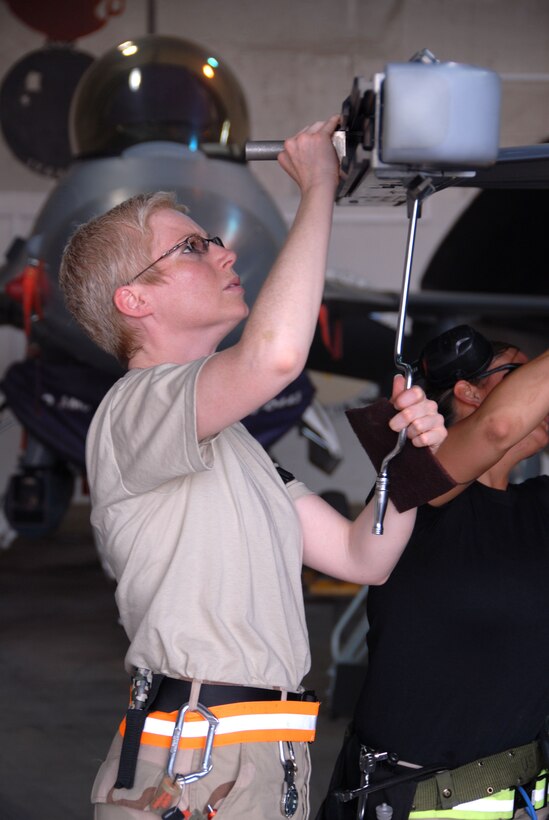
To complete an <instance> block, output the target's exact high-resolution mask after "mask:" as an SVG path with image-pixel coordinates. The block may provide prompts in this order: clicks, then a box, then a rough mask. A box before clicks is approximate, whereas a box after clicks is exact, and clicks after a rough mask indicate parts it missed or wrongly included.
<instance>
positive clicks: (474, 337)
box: [416, 325, 494, 388]
mask: <svg viewBox="0 0 549 820" xmlns="http://www.w3.org/2000/svg"><path fill="white" fill-rule="evenodd" d="M493 357H494V351H493V348H492V345H491V343H490V342H489V341H488V339H487V338H486V337H485V336H483V335H482V333H479V332H478V331H477V330H475V329H474V328H472V327H470V326H469V325H458V326H457V327H453V328H451V329H450V330H447V331H446V332H445V333H442V334H441V335H440V336H437V337H436V338H434V339H431V341H430V342H428V343H427V344H426V345H425V347H424V348H423V351H422V352H421V355H420V357H419V359H418V361H417V363H416V366H417V372H418V373H419V375H420V377H423V378H424V379H425V380H426V381H427V382H428V383H429V384H430V385H432V386H433V387H441V388H446V387H453V386H454V384H455V383H456V382H457V381H459V380H460V379H467V380H469V379H474V378H475V377H476V376H478V375H480V374H481V373H482V372H483V371H485V370H486V368H487V367H488V365H489V364H490V362H491V361H492V359H493Z"/></svg>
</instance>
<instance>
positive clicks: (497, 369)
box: [471, 362, 522, 382]
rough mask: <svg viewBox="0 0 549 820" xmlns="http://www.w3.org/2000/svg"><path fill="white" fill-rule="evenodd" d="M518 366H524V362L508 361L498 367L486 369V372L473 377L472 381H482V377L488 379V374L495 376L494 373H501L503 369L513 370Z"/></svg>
mask: <svg viewBox="0 0 549 820" xmlns="http://www.w3.org/2000/svg"><path fill="white" fill-rule="evenodd" d="M517 367H522V362H507V363H506V364H500V365H498V367H492V368H490V369H489V370H484V372H482V373H479V374H478V375H476V376H474V377H472V378H471V381H475V382H477V381H480V379H487V378H488V376H493V375H494V373H501V372H502V371H503V370H508V371H509V372H511V371H512V370H516V369H517Z"/></svg>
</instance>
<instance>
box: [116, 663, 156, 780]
mask: <svg viewBox="0 0 549 820" xmlns="http://www.w3.org/2000/svg"><path fill="white" fill-rule="evenodd" d="M163 680H164V675H153V679H152V684H151V689H150V692H149V697H148V699H147V708H146V709H128V711H127V712H126V731H125V732H124V740H123V741H122V750H121V752H120V762H119V764H118V774H117V776H116V783H115V784H114V788H115V789H131V788H132V786H133V781H134V778H135V767H136V766H137V756H138V754H139V746H140V745H141V735H142V734H143V727H144V726H145V721H146V719H147V715H148V713H149V712H150V711H151V709H152V707H153V706H154V703H155V701H156V698H157V695H158V692H159V689H160V684H161V683H162V681H163Z"/></svg>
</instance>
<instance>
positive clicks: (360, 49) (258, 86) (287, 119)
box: [0, 0, 549, 502]
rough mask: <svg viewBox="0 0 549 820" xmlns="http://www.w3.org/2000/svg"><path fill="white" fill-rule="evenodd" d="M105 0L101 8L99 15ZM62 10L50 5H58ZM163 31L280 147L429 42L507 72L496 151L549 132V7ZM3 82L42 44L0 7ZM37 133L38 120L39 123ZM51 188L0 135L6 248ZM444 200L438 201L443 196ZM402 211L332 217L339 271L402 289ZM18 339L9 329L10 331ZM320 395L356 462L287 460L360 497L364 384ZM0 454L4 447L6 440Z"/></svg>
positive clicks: (275, 12) (324, 0) (277, 191)
mask: <svg viewBox="0 0 549 820" xmlns="http://www.w3.org/2000/svg"><path fill="white" fill-rule="evenodd" d="M104 6H105V3H100V4H99V9H100V10H101V9H104ZM49 7H50V8H51V10H52V14H54V13H55V7H56V3H55V0H52V2H51V3H50V4H49ZM150 8H151V7H150V6H149V4H148V3H147V2H146V0H126V3H125V10H124V12H123V13H122V14H120V15H119V16H116V17H112V18H111V19H110V20H109V21H108V22H107V23H106V25H105V26H104V27H103V28H102V29H100V30H99V31H98V32H96V33H94V34H91V35H88V36H86V37H82V38H81V39H80V40H78V41H77V42H76V47H77V48H78V49H80V50H82V51H85V52H88V53H89V54H91V55H94V56H100V55H101V54H102V53H104V51H106V50H107V49H109V48H111V47H113V46H114V45H116V44H117V43H119V42H121V41H122V40H125V39H128V38H130V37H132V36H138V35H141V34H145V33H147V31H148V11H149V9H150ZM152 8H153V9H154V10H155V31H156V33H159V34H172V35H177V36H180V37H182V38H185V39H189V40H193V41H196V42H197V43H200V44H202V45H204V46H207V47H208V48H209V49H211V50H212V52H213V53H215V54H217V55H218V56H220V57H222V58H223V59H224V60H225V61H226V62H227V63H228V64H229V66H230V67H231V68H232V69H233V71H234V73H235V74H236V75H237V77H238V78H239V79H240V82H241V84H242V87H243V90H244V93H245V96H246V98H247V101H248V106H249V109H250V115H251V135H250V136H251V138H253V139H278V138H283V137H284V136H286V135H289V134H291V133H293V132H295V131H296V130H297V129H299V128H300V127H301V126H303V125H304V124H306V123H308V122H310V121H314V120H316V119H321V118H325V117H326V116H328V115H329V114H331V113H333V112H338V111H339V110H340V108H341V103H342V102H343V100H344V98H345V97H346V96H347V95H348V93H349V91H350V89H351V84H352V80H353V77H355V76H357V75H361V76H364V77H366V78H367V79H369V78H370V77H371V76H372V75H373V74H374V73H376V72H379V71H382V70H383V67H384V64H385V62H386V61H405V60H408V59H409V58H410V57H411V56H412V55H413V54H414V53H415V52H416V51H418V50H419V49H421V48H424V47H427V48H429V49H431V51H433V52H434V53H435V54H436V55H437V56H438V57H439V58H440V59H442V60H456V61H458V62H465V63H472V64H478V65H482V66H485V67H487V68H491V69H494V70H496V71H498V72H499V73H500V74H501V76H502V78H503V81H504V82H503V116H502V131H501V145H502V146H510V145H520V144H529V143H534V142H538V141H540V140H542V139H544V138H545V137H547V136H548V135H549V4H548V3H547V2H546V0H521V2H517V0H377V2H371V0H339V2H337V3H335V2H333V0H331V2H328V0H299V2H295V0H277V2H276V3H273V2H271V3H266V2H264V0H232V2H221V0H200V2H199V3H186V2H183V0H157V2H156V4H155V5H154V6H152ZM0 45H1V48H0V79H1V78H2V77H4V76H5V75H6V73H7V72H8V71H9V69H10V68H11V67H12V66H13V65H14V64H15V62H16V61H18V60H19V59H21V58H22V57H23V56H24V55H26V54H28V53H29V52H31V51H34V50H36V49H40V48H42V47H44V45H45V36H44V35H42V34H40V33H39V32H37V31H33V30H32V29H30V28H29V27H27V26H26V25H25V24H24V23H22V22H21V21H20V20H19V19H18V18H16V17H15V16H13V15H12V13H11V12H10V10H9V8H8V6H7V5H6V4H5V3H1V4H0ZM37 127H38V128H39V127H40V124H39V123H37ZM254 173H256V175H257V177H258V178H259V179H260V181H261V182H262V183H263V184H264V185H265V187H266V188H267V189H268V190H269V192H270V193H271V195H272V196H273V198H274V199H275V201H276V202H277V204H278V205H279V207H280V209H281V211H282V212H283V214H284V215H285V216H286V217H287V219H288V220H289V219H291V216H292V214H293V212H294V210H295V205H296V198H295V190H294V186H293V183H292V182H291V180H289V179H287V178H286V177H285V175H284V174H283V173H282V172H281V171H280V169H279V168H278V167H277V165H276V163H258V164H256V165H255V166H254ZM54 184H55V182H54V180H51V179H48V178H46V177H42V176H40V175H38V174H37V173H35V172H33V171H31V170H29V169H27V168H26V167H24V166H23V165H22V164H21V163H19V162H18V161H17V160H16V159H15V158H14V157H13V156H12V154H11V153H10V150H9V148H8V147H7V145H6V144H5V143H4V141H3V140H2V139H1V138H0V251H1V250H2V249H4V248H5V247H7V245H8V243H9V241H10V239H11V236H12V235H14V234H15V233H17V232H21V231H22V230H24V228H25V225H27V224H29V220H30V219H31V217H32V211H33V208H35V207H36V208H37V207H38V205H39V203H40V202H41V201H42V200H43V198H44V197H45V196H46V195H47V193H48V192H49V191H51V189H52V187H53V186H54ZM472 195H473V193H472V192H470V191H446V192H443V193H439V194H437V195H436V197H435V198H434V199H433V200H431V201H429V202H428V203H427V204H426V206H425V208H424V213H423V218H422V221H421V223H420V229H419V234H418V239H417V244H416V252H415V258H414V273H413V281H412V288H413V287H414V286H415V284H416V283H417V282H418V281H419V278H420V276H421V271H422V269H423V267H424V266H425V264H426V262H427V261H428V259H429V257H430V255H431V253H432V252H433V250H434V248H435V247H436V245H437V244H438V242H439V241H440V239H441V238H442V236H443V235H444V234H445V232H446V231H447V229H448V227H449V225H450V224H451V223H452V221H453V220H454V219H455V217H456V216H457V214H459V213H460V212H461V210H462V209H463V208H464V207H465V205H466V204H467V203H468V202H469V201H470V198H471V196H472ZM435 200H436V201H435ZM405 237H406V217H405V213H404V210H403V209H387V208H376V209H371V208H346V209H336V216H335V220H334V232H333V240H332V245H331V251H330V268H331V270H332V272H335V271H341V272H343V273H345V274H346V275H347V274H348V275H352V276H359V277H361V278H363V279H365V280H366V281H367V282H368V284H369V285H371V286H377V287H382V288H385V289H387V288H394V289H397V288H399V286H400V279H401V276H402V266H403V250H404V243H405ZM8 336H9V338H10V339H12V336H11V334H8ZM0 344H1V345H2V350H0V372H2V370H3V369H4V368H5V366H6V365H7V363H8V361H9V360H11V359H13V358H14V357H17V355H19V348H18V347H17V345H18V344H19V342H18V341H15V342H14V341H13V340H12V341H7V336H6V332H4V333H3V335H2V337H0ZM319 385H320V396H321V398H322V399H323V400H324V401H326V402H327V403H328V405H330V406H331V412H332V415H333V418H334V421H335V423H336V427H337V429H338V430H339V431H340V434H341V436H342V441H343V444H344V449H345V451H346V453H347V454H348V455H347V458H346V460H345V463H344V465H342V467H341V468H339V469H338V470H337V471H336V473H334V475H333V476H331V477H329V478H327V477H326V476H324V475H323V474H322V473H319V471H317V470H314V469H313V468H309V467H308V466H307V465H306V464H305V461H306V458H305V453H304V444H303V442H299V441H294V440H293V438H292V437H288V440H287V441H286V442H283V445H282V447H281V451H282V452H281V454H280V455H279V458H280V459H281V460H282V461H284V463H286V464H287V466H288V467H289V468H290V469H294V470H296V471H298V472H300V474H302V473H303V474H304V477H305V478H306V479H307V480H308V481H309V482H310V483H311V484H312V485H313V486H314V488H315V489H318V490H321V489H324V488H326V487H334V486H338V487H340V488H343V489H345V490H346V491H347V492H348V494H349V495H350V497H351V500H352V501H353V502H356V501H360V500H361V499H362V498H363V497H364V487H365V485H366V483H367V479H366V478H365V476H366V473H367V465H366V466H365V464H364V461H363V460H362V459H361V460H357V458H356V457H355V452H356V447H355V444H354V441H353V440H352V436H351V434H350V433H349V431H348V430H347V428H346V422H345V419H344V417H343V412H342V403H343V404H344V403H345V402H346V401H347V399H349V398H350V397H352V396H353V395H356V393H357V392H360V391H361V390H362V389H363V385H360V384H356V383H350V382H347V381H341V380H338V379H335V378H334V377H330V378H327V377H322V378H321V379H320V381H319ZM0 446H4V445H3V444H2V439H0Z"/></svg>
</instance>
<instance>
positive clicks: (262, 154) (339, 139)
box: [244, 128, 347, 162]
mask: <svg viewBox="0 0 549 820" xmlns="http://www.w3.org/2000/svg"><path fill="white" fill-rule="evenodd" d="M332 144H333V146H334V148H335V150H336V154H337V156H338V158H339V161H340V162H341V160H342V159H343V157H344V156H345V152H346V150H347V147H346V145H347V143H346V132H345V131H344V130H343V129H342V128H340V129H338V130H337V131H334V133H333V135H332ZM283 150H284V140H255V141H254V140H248V142H246V144H245V145H244V159H246V160H247V161H248V160H258V159H276V158H277V157H278V155H279V154H280V153H282V151H283Z"/></svg>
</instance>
